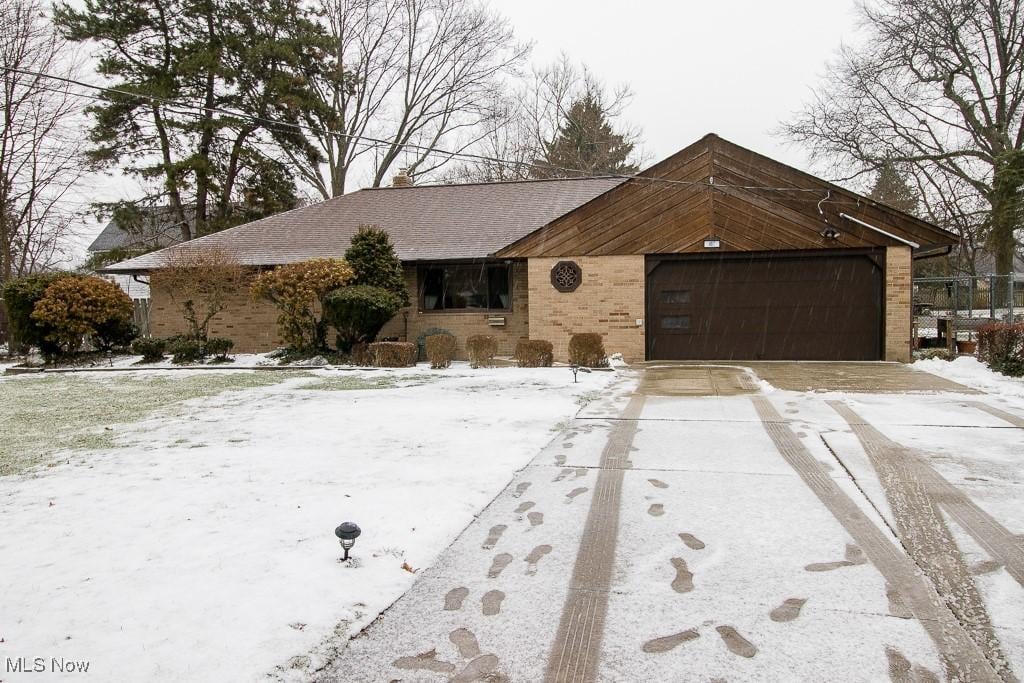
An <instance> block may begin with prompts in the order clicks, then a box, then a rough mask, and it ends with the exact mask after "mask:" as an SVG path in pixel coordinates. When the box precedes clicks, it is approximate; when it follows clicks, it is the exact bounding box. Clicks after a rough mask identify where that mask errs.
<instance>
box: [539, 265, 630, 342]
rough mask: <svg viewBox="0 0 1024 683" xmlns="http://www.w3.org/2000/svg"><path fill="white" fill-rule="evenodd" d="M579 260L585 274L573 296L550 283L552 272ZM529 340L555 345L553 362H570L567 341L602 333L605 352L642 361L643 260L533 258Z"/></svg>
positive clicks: (571, 293)
mask: <svg viewBox="0 0 1024 683" xmlns="http://www.w3.org/2000/svg"><path fill="white" fill-rule="evenodd" d="M559 261H575V262H576V263H577V264H578V265H579V266H580V268H581V269H582V271H583V279H582V282H581V284H580V286H579V288H577V289H576V290H575V291H573V292H559V291H558V290H557V289H555V288H554V286H553V285H552V284H551V268H552V267H553V266H554V265H555V264H556V263H558V262H559ZM528 263H529V283H530V328H529V329H530V337H531V338H532V339H546V340H547V341H550V342H551V343H552V344H554V346H555V360H560V361H565V360H568V357H569V338H570V337H571V336H572V335H573V334H576V333H578V332H598V333H600V334H601V335H602V336H603V337H604V347H605V350H606V351H607V352H608V353H609V354H611V353H621V354H622V355H623V357H624V358H625V359H626V360H627V361H642V360H644V327H643V325H641V326H637V324H636V321H637V320H638V319H639V320H643V317H644V257H643V256H642V255H637V256H597V257H594V256H580V257H564V258H531V259H529V262H528Z"/></svg>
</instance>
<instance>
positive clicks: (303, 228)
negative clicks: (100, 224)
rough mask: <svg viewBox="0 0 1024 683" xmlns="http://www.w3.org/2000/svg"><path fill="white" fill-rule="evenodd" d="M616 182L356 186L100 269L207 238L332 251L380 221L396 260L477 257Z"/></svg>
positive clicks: (125, 268)
mask: <svg viewBox="0 0 1024 683" xmlns="http://www.w3.org/2000/svg"><path fill="white" fill-rule="evenodd" d="M621 182H623V180H622V179H621V178H579V179H556V180H532V181H522V182H502V183H476V184H466V185H421V186H413V187H396V188H376V189H367V190H359V191H357V192H353V193H351V194H346V195H343V196H340V197H334V198H333V199H328V200H327V201H324V202H320V203H319V204H313V205H311V206H305V207H302V208H299V209H293V210H291V211H286V212H284V213H280V214H277V215H275V216H270V217H268V218H264V219H261V220H258V221H253V222H252V223H246V224H244V225H240V226H237V227H235V228H231V229H230V230H224V231H223V232H218V233H215V234H212V235H207V236H206V237H201V238H199V239H196V240H192V241H191V242H187V243H185V244H181V245H177V246H173V247H169V248H167V249H163V250H161V251H156V252H152V253H149V254H145V255H143V256H139V257H137V258H133V259H130V260H128V261H122V262H121V263H117V264H115V265H112V266H110V267H109V268H106V269H105V270H106V271H107V272H134V271H145V270H152V269H157V268H159V267H160V266H161V264H162V263H163V260H164V258H166V255H167V253H168V252H170V251H171V250H174V249H193V248H203V247H210V246H215V247H218V248H221V249H223V250H224V251H225V252H227V253H230V254H232V255H233V256H234V257H235V258H236V259H238V261H239V262H241V263H243V264H245V265H280V264H283V263H293V262H296V261H303V260H306V259H310V258H320V257H335V258H338V257H341V256H342V255H344V253H345V250H346V249H347V248H348V246H349V242H350V240H351V238H352V236H353V235H354V234H355V233H356V231H357V230H358V229H359V227H360V226H362V225H377V226H380V227H382V228H384V229H386V230H387V231H388V233H389V234H390V235H391V241H392V242H393V243H394V245H395V252H396V253H397V255H398V258H399V259H401V260H403V261H419V260H424V261H432V260H447V259H465V258H484V257H487V256H489V255H491V254H493V253H494V252H496V251H497V250H498V249H501V248H502V247H504V246H506V245H508V244H511V243H512V242H515V241H516V240H518V239H520V238H521V237H524V236H526V235H527V234H529V233H531V232H533V231H534V230H536V229H538V228H540V227H542V226H544V225H546V224H547V223H549V222H550V221H552V220H554V219H555V218H558V217H559V216H561V215H563V214H566V213H568V212H569V211H571V210H572V209H575V208H576V207H578V206H580V205H582V204H584V203H586V202H588V201H590V200H591V199H593V198H594V197H597V196H598V195H600V194H603V193H604V192H606V191H608V190H610V189H611V188H613V187H615V186H616V185H618V184H619V183H621Z"/></svg>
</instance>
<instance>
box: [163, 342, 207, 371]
mask: <svg viewBox="0 0 1024 683" xmlns="http://www.w3.org/2000/svg"><path fill="white" fill-rule="evenodd" d="M167 352H168V353H170V354H171V360H172V361H173V362H174V363H177V364H178V365H181V364H183V363H195V362H197V361H200V360H202V359H203V346H202V344H200V343H199V341H198V340H196V339H186V338H184V337H179V338H178V339H175V340H174V341H172V342H170V343H169V344H168V345H167Z"/></svg>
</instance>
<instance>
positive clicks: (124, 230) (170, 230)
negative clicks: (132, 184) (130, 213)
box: [86, 206, 181, 299]
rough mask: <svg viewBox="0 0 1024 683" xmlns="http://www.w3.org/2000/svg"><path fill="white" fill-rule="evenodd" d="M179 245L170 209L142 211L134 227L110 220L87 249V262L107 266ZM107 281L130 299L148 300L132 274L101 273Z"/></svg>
mask: <svg viewBox="0 0 1024 683" xmlns="http://www.w3.org/2000/svg"><path fill="white" fill-rule="evenodd" d="M180 241H181V228H180V227H179V224H178V223H177V222H176V220H175V218H174V216H173V214H172V211H171V208H170V207H169V206H157V207H149V208H144V209H141V212H140V216H139V221H138V224H137V225H132V226H126V225H122V224H121V222H120V221H118V220H117V218H111V219H110V220H109V221H107V224H106V225H105V226H103V230H101V231H100V234H99V235H97V236H96V239H94V240H93V241H92V243H91V244H90V245H89V246H88V247H87V249H86V250H87V251H88V253H89V255H90V261H92V262H96V261H97V260H98V261H100V262H108V263H109V262H110V260H112V259H114V260H116V259H123V258H126V257H128V256H132V255H135V254H144V253H146V252H149V251H154V250H157V249H161V248H164V247H169V246H171V245H174V244H178V243H179V242H180ZM104 275H105V277H106V278H107V279H109V280H110V281H112V282H114V283H115V284H117V285H118V286H119V287H120V288H121V289H122V290H124V292H125V293H126V294H128V296H130V297H132V298H133V299H148V298H149V285H147V284H146V283H145V282H144V281H142V280H141V278H139V277H131V275H136V274H135V273H131V274H112V273H107V272H104Z"/></svg>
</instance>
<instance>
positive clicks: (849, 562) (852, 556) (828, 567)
mask: <svg viewBox="0 0 1024 683" xmlns="http://www.w3.org/2000/svg"><path fill="white" fill-rule="evenodd" d="M866 562H867V559H866V558H865V557H864V551H863V550H861V549H860V548H858V547H857V546H855V545H852V544H849V543H847V544H846V559H845V560H838V561H836V562H814V563H811V564H809V565H807V566H806V567H804V570H805V571H809V572H830V571H832V570H833V569H839V568H840V567H854V566H856V565H858V564H865V563H866Z"/></svg>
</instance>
